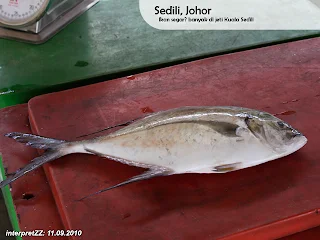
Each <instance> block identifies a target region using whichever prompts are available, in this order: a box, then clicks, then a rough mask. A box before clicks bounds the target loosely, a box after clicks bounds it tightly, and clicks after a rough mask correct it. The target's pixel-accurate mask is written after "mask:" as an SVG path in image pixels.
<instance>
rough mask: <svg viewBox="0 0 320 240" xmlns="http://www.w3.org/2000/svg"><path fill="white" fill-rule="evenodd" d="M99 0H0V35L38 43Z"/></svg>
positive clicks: (45, 39) (0, 36)
mask: <svg viewBox="0 0 320 240" xmlns="http://www.w3.org/2000/svg"><path fill="white" fill-rule="evenodd" d="M98 2H99V0H0V38H8V39H14V40H18V41H24V42H29V43H34V44H40V43H43V42H45V41H47V40H48V39H50V38H51V37H52V36H53V35H55V34H56V33H57V32H58V31H60V30H61V29H62V28H63V27H65V26H66V25H68V24H69V23H70V22H71V21H73V20H74V19H75V18H76V17H78V16H80V15H81V14H82V13H84V12H85V11H86V10H88V9H89V8H91V7H92V6H94V5H95V4H96V3H98Z"/></svg>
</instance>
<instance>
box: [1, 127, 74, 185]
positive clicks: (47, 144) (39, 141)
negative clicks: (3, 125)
mask: <svg viewBox="0 0 320 240" xmlns="http://www.w3.org/2000/svg"><path fill="white" fill-rule="evenodd" d="M5 136H6V137H9V138H13V139H15V140H16V141H17V142H20V143H24V144H26V145H27V146H30V147H33V148H38V149H45V150H46V151H45V152H44V154H42V155H41V156H39V157H36V158H35V159H33V160H32V161H31V162H30V163H29V164H27V165H26V166H25V167H23V168H20V169H18V170H17V171H16V172H15V173H13V174H10V175H9V176H8V177H7V178H6V179H5V180H4V181H2V182H0V188H3V187H4V186H6V185H8V184H9V183H11V182H13V181H15V180H16V179H18V178H19V177H21V176H23V175H25V174H26V173H28V172H30V171H32V170H34V169H36V168H38V167H40V166H41V165H43V164H45V163H47V162H50V161H52V160H55V159H57V158H60V157H62V156H64V155H67V154H70V153H72V152H73V151H70V148H69V146H70V143H69V142H66V141H63V140H56V139H52V138H45V137H41V136H37V135H33V134H27V133H18V132H12V133H8V134H6V135H5Z"/></svg>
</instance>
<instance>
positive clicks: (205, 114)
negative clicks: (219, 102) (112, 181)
mask: <svg viewBox="0 0 320 240" xmlns="http://www.w3.org/2000/svg"><path fill="white" fill-rule="evenodd" d="M6 136H7V137H10V138H13V139H15V140H16V141H18V142H21V143H25V144H26V145H27V146H31V147H33V148H38V149H45V150H46V151H45V153H44V154H43V155H41V156H39V157H37V158H35V159H33V160H32V162H31V163H30V164H28V165H26V166H25V167H24V168H22V169H19V170H18V171H17V172H15V173H14V174H13V175H11V176H8V178H7V179H5V180H4V181H3V182H1V183H0V187H1V188H2V187H4V186H6V185H7V184H9V183H11V182H13V181H15V180H16V179H17V178H19V177H21V176H23V175H24V174H26V173H27V172H30V171H32V170H34V169H36V168H38V167H39V166H41V165H43V164H44V163H47V162H49V161H52V160H55V159H57V158H60V157H62V156H64V155H67V154H72V153H87V154H95V155H99V156H103V157H107V158H109V159H112V160H115V161H118V162H121V163H125V164H128V165H132V166H137V167H142V168H147V169H149V170H148V171H146V172H144V173H143V174H141V175H138V176H135V177H132V178H130V179H128V180H127V181H124V182H122V183H119V184H117V185H114V186H111V187H108V188H106V189H103V190H100V191H99V192H96V193H94V194H97V193H100V192H104V191H107V190H110V189H112V188H116V187H119V186H122V185H125V184H128V183H132V182H136V181H140V180H144V179H149V178H152V177H156V176H167V175H173V174H183V173H226V172H231V171H235V170H239V169H243V168H247V167H252V166H256V165H258V164H262V163H265V162H268V161H271V160H274V159H278V158H281V157H284V156H287V155H289V154H291V153H293V152H295V151H297V150H299V149H300V148H302V147H303V146H304V145H305V144H306V143H307V138H306V137H305V136H304V135H303V134H301V133H300V132H299V131H297V130H296V129H294V128H293V127H291V126H290V125H289V124H288V123H285V122H283V121H282V120H281V119H279V118H276V117H275V116H273V115H271V114H269V113H266V112H262V111H258V110H253V109H248V108H241V107H207V106H205V107H182V108H176V109H171V110H167V111H162V112H158V113H154V114H151V115H149V116H146V117H144V118H142V119H140V120H137V121H133V122H132V123H131V124H130V125H128V126H126V127H124V128H122V129H120V130H118V131H116V132H114V133H111V134H108V135H106V136H101V137H97V138H93V139H89V140H83V141H74V142H67V141H64V140H56V139H50V138H45V137H41V136H37V135H32V134H24V133H16V132H13V133H8V134H6ZM91 195H93V194H91ZM91 195H89V196H91Z"/></svg>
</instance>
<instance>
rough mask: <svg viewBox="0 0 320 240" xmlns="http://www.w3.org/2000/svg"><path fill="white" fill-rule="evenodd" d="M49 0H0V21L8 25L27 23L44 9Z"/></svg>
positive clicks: (35, 19) (33, 20) (32, 21)
mask: <svg viewBox="0 0 320 240" xmlns="http://www.w3.org/2000/svg"><path fill="white" fill-rule="evenodd" d="M49 2H50V0H0V23H2V24H5V25H8V26H23V25H29V24H32V23H34V22H35V21H37V20H38V19H39V18H40V17H41V16H42V14H44V12H45V11H46V9H47V7H48V4H49Z"/></svg>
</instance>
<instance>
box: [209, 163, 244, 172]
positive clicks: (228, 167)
mask: <svg viewBox="0 0 320 240" xmlns="http://www.w3.org/2000/svg"><path fill="white" fill-rule="evenodd" d="M241 166H242V163H241V162H236V163H231V164H224V165H220V166H215V167H213V170H212V171H213V172H216V173H226V172H231V171H235V170H239V169H241Z"/></svg>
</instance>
